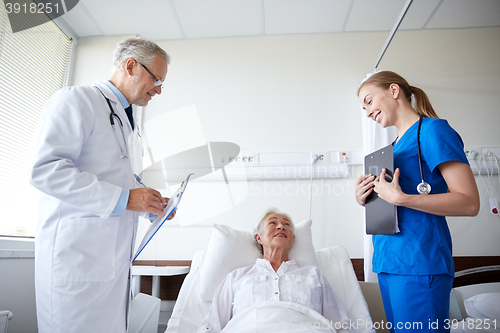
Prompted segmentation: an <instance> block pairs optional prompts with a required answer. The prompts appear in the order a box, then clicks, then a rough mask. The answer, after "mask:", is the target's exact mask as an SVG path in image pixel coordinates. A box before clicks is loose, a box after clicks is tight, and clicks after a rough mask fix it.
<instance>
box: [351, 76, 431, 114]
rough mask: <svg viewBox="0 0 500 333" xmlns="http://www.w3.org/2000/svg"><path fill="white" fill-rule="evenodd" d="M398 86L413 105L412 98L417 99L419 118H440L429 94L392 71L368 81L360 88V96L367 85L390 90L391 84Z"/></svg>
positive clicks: (416, 107) (416, 108)
mask: <svg viewBox="0 0 500 333" xmlns="http://www.w3.org/2000/svg"><path fill="white" fill-rule="evenodd" d="M393 83H395V84H397V85H398V86H399V88H400V89H401V91H402V92H403V94H404V96H405V99H406V100H407V101H408V103H410V105H412V103H411V96H412V95H413V96H414V97H415V107H414V109H415V111H416V112H417V114H418V115H419V116H423V117H430V118H439V117H438V115H437V114H436V112H435V111H434V108H433V107H432V104H431V102H430V101H429V98H428V97H427V94H426V93H425V92H424V91H423V90H422V89H420V88H417V87H414V86H410V84H409V83H408V82H407V81H406V80H405V79H404V78H403V77H402V76H401V75H399V74H397V73H394V72H391V71H381V72H377V73H375V74H373V75H372V76H370V77H369V78H368V79H366V80H365V81H364V82H363V83H362V84H361V86H360V87H359V88H358V96H359V92H360V90H361V88H363V87H364V86H366V85H370V84H372V85H375V86H377V87H379V88H381V89H385V90H387V89H389V88H390V86H391V84H393Z"/></svg>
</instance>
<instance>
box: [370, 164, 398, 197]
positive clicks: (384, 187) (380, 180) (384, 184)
mask: <svg viewBox="0 0 500 333" xmlns="http://www.w3.org/2000/svg"><path fill="white" fill-rule="evenodd" d="M386 174H387V170H386V169H385V168H384V169H382V172H381V173H380V176H378V177H377V178H376V179H375V181H374V182H373V184H374V185H375V187H374V189H373V190H374V191H375V192H376V193H377V194H378V196H379V197H380V198H382V199H383V200H385V201H387V202H388V203H390V204H393V205H396V206H398V203H400V202H401V198H402V196H404V195H405V194H404V193H403V191H402V190H401V186H399V168H397V169H396V171H394V177H393V178H392V181H391V182H390V183H389V182H388V181H387V180H386V179H385V177H386Z"/></svg>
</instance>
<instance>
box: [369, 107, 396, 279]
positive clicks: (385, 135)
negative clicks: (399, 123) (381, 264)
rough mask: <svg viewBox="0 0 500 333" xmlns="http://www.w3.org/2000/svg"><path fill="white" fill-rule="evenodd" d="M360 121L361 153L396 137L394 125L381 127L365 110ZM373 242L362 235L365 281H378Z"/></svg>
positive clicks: (371, 150)
mask: <svg viewBox="0 0 500 333" xmlns="http://www.w3.org/2000/svg"><path fill="white" fill-rule="evenodd" d="M361 119H362V120H361V123H362V130H363V153H364V155H365V156H366V155H368V154H371V153H373V152H374V151H376V150H378V149H380V148H383V147H385V146H387V145H388V144H390V143H391V142H393V141H394V139H396V136H397V135H398V132H397V131H396V127H394V126H391V127H388V128H383V127H382V126H380V124H379V123H377V122H375V121H373V120H372V119H370V118H368V117H366V111H365V110H363V109H361ZM372 256H373V243H372V236H371V235H366V234H365V237H364V270H365V281H366V282H378V280H377V274H375V273H373V272H372Z"/></svg>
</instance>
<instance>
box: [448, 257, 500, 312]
mask: <svg viewBox="0 0 500 333" xmlns="http://www.w3.org/2000/svg"><path fill="white" fill-rule="evenodd" d="M498 270H500V265H492V266H485V267H477V268H471V269H466V270H463V271H459V272H456V273H455V277H456V278H458V277H460V276H464V275H470V274H475V273H482V272H489V271H498ZM494 292H500V282H492V283H479V284H472V285H468V286H462V287H456V288H453V289H452V290H451V293H450V319H457V320H463V319H465V318H467V312H466V311H465V306H464V301H465V300H466V299H468V298H470V297H472V296H475V295H479V294H483V293H494Z"/></svg>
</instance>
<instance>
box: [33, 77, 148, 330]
mask: <svg viewBox="0 0 500 333" xmlns="http://www.w3.org/2000/svg"><path fill="white" fill-rule="evenodd" d="M94 85H95V86H84V87H67V88H64V89H61V90H60V91H58V92H57V93H55V94H54V96H53V97H52V98H51V99H50V100H49V102H48V103H47V105H46V106H45V108H44V110H43V113H42V116H41V119H40V122H39V124H38V128H37V131H36V133H35V135H34V138H33V143H32V154H31V158H30V168H31V173H30V182H31V184H32V185H33V186H35V187H36V188H38V189H39V190H40V191H41V192H42V194H41V199H40V211H39V222H38V227H37V233H36V242H35V251H36V252H35V285H36V305H37V318H38V327H39V333H46V332H51V333H55V332H61V333H69V332H92V333H99V332H103V333H104V332H105V333H114V332H117V333H118V332H119V333H124V332H126V326H127V314H128V306H129V298H130V292H129V290H130V283H129V277H130V268H131V258H132V255H133V253H132V252H133V244H134V240H135V234H136V230H137V223H138V213H136V212H132V211H128V210H126V211H125V213H124V214H122V215H115V214H112V211H113V209H114V208H115V206H116V203H117V201H118V199H119V197H120V194H121V192H122V188H125V189H133V188H135V187H136V182H135V180H134V178H133V173H134V172H136V173H137V174H139V173H140V172H141V171H142V170H140V169H142V148H141V146H140V143H139V140H138V135H137V126H136V131H135V133H134V132H133V131H132V127H131V125H130V123H129V121H128V118H127V115H126V113H125V111H124V110H123V107H122V106H121V104H120V102H119V101H118V98H117V97H116V96H115V95H114V94H113V92H112V90H111V89H109V87H107V86H106V85H105V84H103V83H100V82H97V83H94ZM96 87H98V88H99V89H100V90H101V91H102V92H103V93H104V94H105V95H106V96H107V97H108V98H109V99H110V102H111V105H112V107H113V109H114V110H115V112H116V113H117V114H118V115H119V117H120V119H121V120H122V122H123V125H124V127H123V130H124V133H125V137H126V138H128V141H129V142H128V144H129V151H130V154H131V155H132V156H131V158H128V159H123V158H120V157H119V156H120V155H121V154H122V153H121V150H120V148H119V146H118V142H117V139H116V137H115V134H114V131H113V128H112V127H111V124H110V120H109V115H110V110H109V107H108V104H107V102H106V100H105V99H104V97H103V95H102V94H101V92H100V91H99V90H98V89H96ZM117 130H118V134H119V136H120V137H121V132H120V131H119V128H118V127H117ZM133 165H135V167H133Z"/></svg>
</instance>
